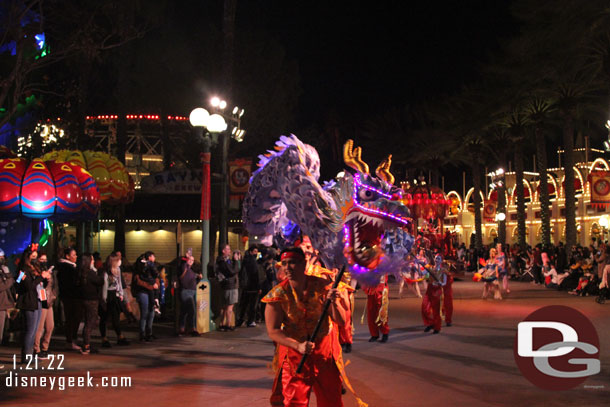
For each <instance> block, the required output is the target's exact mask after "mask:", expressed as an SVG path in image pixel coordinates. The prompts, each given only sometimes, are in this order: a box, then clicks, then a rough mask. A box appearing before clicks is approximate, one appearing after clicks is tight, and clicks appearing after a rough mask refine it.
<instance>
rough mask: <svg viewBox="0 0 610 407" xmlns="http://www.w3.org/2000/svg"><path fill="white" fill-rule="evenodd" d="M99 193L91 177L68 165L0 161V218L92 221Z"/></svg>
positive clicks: (98, 200)
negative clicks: (22, 217) (23, 217)
mask: <svg viewBox="0 0 610 407" xmlns="http://www.w3.org/2000/svg"><path fill="white" fill-rule="evenodd" d="M99 207H100V199H99V192H98V190H97V186H96V185H95V181H94V180H93V178H92V177H91V175H90V174H89V173H88V172H87V171H86V170H84V169H83V168H81V167H79V166H77V165H75V164H71V163H67V162H55V161H43V160H40V159H36V160H33V161H31V162H30V163H28V162H27V161H26V160H24V159H21V158H10V159H2V160H0V217H1V218H3V219H14V218H16V217H19V216H26V217H28V218H34V219H45V218H52V219H55V220H59V221H67V220H71V219H94V218H95V217H96V215H97V212H98V210H99Z"/></svg>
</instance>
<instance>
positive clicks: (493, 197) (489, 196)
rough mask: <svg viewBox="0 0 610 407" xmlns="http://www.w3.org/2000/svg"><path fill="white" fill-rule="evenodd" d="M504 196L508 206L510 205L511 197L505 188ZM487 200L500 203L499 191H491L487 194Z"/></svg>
mask: <svg viewBox="0 0 610 407" xmlns="http://www.w3.org/2000/svg"><path fill="white" fill-rule="evenodd" d="M504 195H505V196H506V204H507V205H508V204H509V203H510V197H509V196H508V192H507V191H506V188H504ZM487 200H488V201H495V202H498V190H497V189H496V188H494V189H492V190H490V191H489V193H488V194H487Z"/></svg>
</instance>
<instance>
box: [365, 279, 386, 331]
mask: <svg viewBox="0 0 610 407" xmlns="http://www.w3.org/2000/svg"><path fill="white" fill-rule="evenodd" d="M382 300H383V287H382V289H376V290H371V291H369V293H367V297H366V314H367V315H366V316H367V321H368V323H369V332H370V333H371V336H379V333H380V332H381V333H382V334H384V335H387V334H389V333H390V326H389V325H388V323H387V322H384V323H381V325H379V324H380V323H379V322H376V321H377V317H378V316H379V310H380V309H381V302H382Z"/></svg>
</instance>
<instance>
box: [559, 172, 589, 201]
mask: <svg viewBox="0 0 610 407" xmlns="http://www.w3.org/2000/svg"><path fill="white" fill-rule="evenodd" d="M573 168H574V172H575V173H576V178H577V179H578V181H579V182H580V190H578V189H577V188H575V191H574V195H577V194H584V193H585V177H584V176H583V174H582V171H581V170H580V168H578V167H576V166H574V167H573ZM565 182H566V176H565V174H564V175H563V178H561V196H562V197H563V198H565V196H566V194H565Z"/></svg>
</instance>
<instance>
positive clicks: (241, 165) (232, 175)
mask: <svg viewBox="0 0 610 407" xmlns="http://www.w3.org/2000/svg"><path fill="white" fill-rule="evenodd" d="M251 175H252V160H247V159H237V160H232V161H229V185H230V188H231V197H232V198H233V197H234V195H237V196H243V195H245V194H246V192H248V187H249V186H250V176H251Z"/></svg>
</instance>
